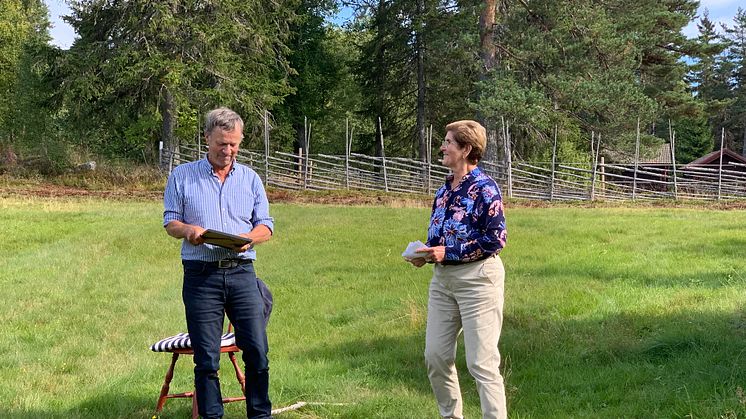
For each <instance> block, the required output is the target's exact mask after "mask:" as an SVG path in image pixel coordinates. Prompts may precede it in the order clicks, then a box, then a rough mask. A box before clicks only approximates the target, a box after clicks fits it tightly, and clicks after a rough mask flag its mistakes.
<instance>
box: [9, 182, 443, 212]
mask: <svg viewBox="0 0 746 419" xmlns="http://www.w3.org/2000/svg"><path fill="white" fill-rule="evenodd" d="M0 197H2V198H10V197H28V198H54V199H79V198H98V199H111V200H162V199H163V191H150V190H138V189H126V188H122V189H108V190H92V189H86V188H78V187H72V186H63V185H57V184H53V183H33V184H32V183H18V184H5V185H2V184H0ZM267 197H268V198H269V201H270V202H272V203H296V204H320V205H339V206H390V207H428V206H430V205H431V203H432V201H431V200H432V198H430V197H424V196H408V195H394V194H383V193H371V194H366V193H363V192H356V191H333V192H312V191H288V190H283V189H273V188H269V189H268V190H267Z"/></svg>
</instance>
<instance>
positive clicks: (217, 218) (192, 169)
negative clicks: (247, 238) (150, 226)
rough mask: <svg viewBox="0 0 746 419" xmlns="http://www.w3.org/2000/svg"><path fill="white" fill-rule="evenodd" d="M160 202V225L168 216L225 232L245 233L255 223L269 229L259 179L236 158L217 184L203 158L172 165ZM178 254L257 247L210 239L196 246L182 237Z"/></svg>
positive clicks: (217, 254)
mask: <svg viewBox="0 0 746 419" xmlns="http://www.w3.org/2000/svg"><path fill="white" fill-rule="evenodd" d="M163 203H164V207H165V210H164V211H163V226H164V227H165V226H166V225H168V223H170V222H171V221H181V222H183V223H186V224H191V225H196V226H200V227H203V228H209V229H213V230H218V231H222V232H225V233H230V234H243V233H248V232H250V231H251V230H252V229H253V228H254V227H255V226H257V225H260V224H264V225H265V226H267V228H269V229H270V231H273V230H274V222H273V219H272V217H270V216H269V201H267V194H266V193H265V192H264V186H263V185H262V180H261V179H260V178H259V175H257V174H256V172H255V171H253V170H252V169H250V168H249V167H248V166H245V165H243V164H240V163H238V162H236V161H234V162H233V166H232V168H231V170H230V172H229V173H228V176H227V177H226V178H225V181H224V182H223V183H222V184H221V183H220V180H219V179H218V176H217V175H216V174H215V173H214V172H213V170H212V165H211V164H210V162H209V161H207V159H206V158H205V159H202V160H198V161H195V162H191V163H186V164H182V165H180V166H177V167H176V168H175V169H174V170H173V171H172V172H171V176H169V177H168V182H167V183H166V190H165V192H164V194H163ZM181 258H182V259H184V260H201V261H206V262H214V261H217V260H220V259H233V258H243V259H256V251H255V250H254V249H253V248H251V249H249V250H248V251H246V252H243V253H236V252H234V251H232V250H229V249H225V248H222V247H218V246H213V245H210V244H202V245H199V246H195V245H193V244H191V243H189V242H188V241H187V240H183V243H182V245H181Z"/></svg>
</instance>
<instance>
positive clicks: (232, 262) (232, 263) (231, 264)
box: [205, 259, 254, 269]
mask: <svg viewBox="0 0 746 419" xmlns="http://www.w3.org/2000/svg"><path fill="white" fill-rule="evenodd" d="M253 262H254V261H253V260H251V259H221V260H218V261H215V262H205V265H209V266H216V267H218V268H219V269H231V268H235V267H236V266H239V265H246V264H249V263H253Z"/></svg>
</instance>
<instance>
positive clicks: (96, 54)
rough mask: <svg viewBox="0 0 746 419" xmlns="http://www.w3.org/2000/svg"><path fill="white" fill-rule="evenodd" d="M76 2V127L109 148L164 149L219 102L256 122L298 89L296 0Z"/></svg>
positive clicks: (71, 94) (70, 91) (71, 88)
mask: <svg viewBox="0 0 746 419" xmlns="http://www.w3.org/2000/svg"><path fill="white" fill-rule="evenodd" d="M71 8H72V11H73V13H72V16H71V17H70V18H69V22H70V23H71V25H72V26H73V28H75V30H76V32H77V33H78V35H79V36H80V38H79V39H78V40H77V41H76V42H75V43H74V44H73V46H72V47H71V49H70V52H69V54H68V57H67V60H66V68H65V71H66V75H67V76H66V80H65V83H66V105H67V107H68V109H69V112H70V115H71V117H72V118H71V121H72V122H73V127H71V129H75V130H76V131H78V132H79V134H80V135H81V136H83V137H84V138H87V139H93V141H92V144H91V143H89V144H87V145H92V146H94V147H95V148H96V149H97V150H99V151H103V152H109V153H114V154H119V155H121V154H127V153H132V152H134V153H135V155H137V154H141V152H140V151H141V150H142V151H145V150H146V149H148V150H157V148H156V147H154V146H155V145H156V144H157V139H158V138H159V137H160V138H161V139H162V140H163V141H164V147H165V148H166V149H169V148H172V147H173V146H174V145H175V143H176V134H177V133H178V132H179V130H181V132H182V133H183V134H182V135H186V136H191V137H193V136H194V133H195V132H196V131H197V130H196V125H197V124H198V122H197V121H198V120H199V118H201V114H202V113H204V112H205V111H206V110H209V109H210V108H212V107H216V106H218V105H226V106H231V107H233V108H235V110H237V111H238V112H240V113H241V114H242V115H243V116H244V117H245V118H247V120H248V121H247V125H248V127H247V128H248V129H251V122H252V120H254V121H257V122H258V121H259V117H258V115H261V114H263V111H264V110H265V109H268V108H271V107H272V106H274V105H275V104H277V103H278V102H279V101H281V100H282V98H283V97H284V96H285V95H286V94H287V93H288V92H289V89H288V81H287V76H288V71H289V67H288V65H287V60H286V56H287V53H288V50H287V47H286V44H285V41H286V39H287V36H288V30H287V25H288V22H291V21H292V20H293V19H294V15H293V13H292V10H293V5H292V4H288V3H287V2H264V1H258V0H249V1H239V0H219V1H211V2H204V1H197V0H166V1H158V2H154V1H147V0H76V1H72V2H71ZM159 126H160V128H159ZM159 131H160V136H159ZM123 138H124V140H123Z"/></svg>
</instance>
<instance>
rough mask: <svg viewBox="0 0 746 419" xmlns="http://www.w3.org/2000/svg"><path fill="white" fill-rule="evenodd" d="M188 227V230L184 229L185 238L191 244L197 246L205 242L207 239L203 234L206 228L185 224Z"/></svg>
mask: <svg viewBox="0 0 746 419" xmlns="http://www.w3.org/2000/svg"><path fill="white" fill-rule="evenodd" d="M184 226H185V227H187V228H186V231H184V233H185V234H184V238H185V239H186V240H187V241H188V242H189V243H191V244H193V245H195V246H199V245H200V244H202V243H204V242H205V240H204V239H203V238H202V234H204V233H205V231H207V230H206V229H204V228H202V227H200V226H194V225H187V224H185V225H184Z"/></svg>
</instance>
